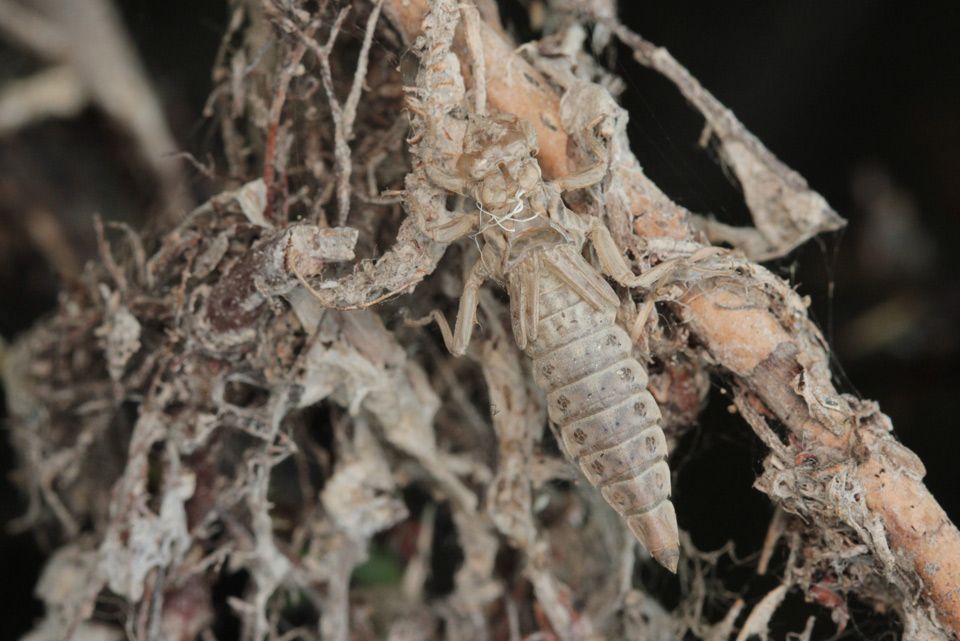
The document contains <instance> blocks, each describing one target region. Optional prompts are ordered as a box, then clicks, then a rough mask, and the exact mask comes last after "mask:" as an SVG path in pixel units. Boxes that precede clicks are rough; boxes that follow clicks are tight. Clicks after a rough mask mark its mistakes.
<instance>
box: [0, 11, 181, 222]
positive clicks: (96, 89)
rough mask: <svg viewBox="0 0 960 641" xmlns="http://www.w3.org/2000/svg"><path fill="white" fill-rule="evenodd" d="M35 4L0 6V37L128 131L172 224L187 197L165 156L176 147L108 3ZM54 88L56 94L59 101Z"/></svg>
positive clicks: (170, 159) (172, 161)
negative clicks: (67, 78)
mask: <svg viewBox="0 0 960 641" xmlns="http://www.w3.org/2000/svg"><path fill="white" fill-rule="evenodd" d="M35 4H36V7H37V9H38V11H34V10H33V9H25V8H23V7H20V6H18V5H16V4H15V3H14V2H11V1H10V0H3V1H0V32H2V33H4V34H5V35H6V36H7V37H8V38H10V39H11V40H14V41H15V42H17V43H18V44H20V45H21V46H23V47H25V48H27V49H30V50H31V51H32V52H33V53H35V54H36V55H38V56H40V57H42V58H44V59H46V60H49V61H51V62H54V63H56V64H59V65H62V67H61V68H62V69H64V70H67V69H68V70H70V71H71V72H72V73H73V74H74V75H75V79H74V81H73V83H74V85H75V86H74V89H73V91H74V96H73V98H72V100H74V101H76V100H77V99H78V96H77V95H76V89H77V87H82V88H83V93H84V95H85V96H87V97H88V99H90V100H93V101H95V102H96V103H97V104H98V105H99V107H100V108H101V109H103V110H104V111H105V112H106V113H107V114H108V115H109V116H110V117H111V118H113V119H114V120H115V121H116V122H117V123H119V124H120V125H121V126H122V127H124V128H125V129H126V130H127V131H128V132H129V133H130V135H131V137H132V138H133V139H134V140H135V142H136V143H137V146H138V147H139V151H140V154H141V155H142V157H143V159H144V160H145V161H146V163H147V164H148V165H149V167H150V168H151V170H152V171H153V172H154V174H155V175H156V177H157V179H158V182H159V184H160V188H161V199H162V200H163V202H164V204H165V212H164V213H165V214H166V215H167V216H168V217H169V219H170V220H171V221H173V220H177V219H179V217H180V216H182V215H183V213H184V212H185V211H187V210H188V209H189V208H190V207H189V200H190V199H189V196H188V194H187V191H186V186H185V183H184V179H183V176H182V173H181V170H180V165H179V161H178V160H176V159H175V158H174V157H172V154H174V152H176V151H177V144H176V141H175V140H174V138H173V135H172V134H171V133H170V130H169V128H168V127H167V123H166V119H165V117H164V114H163V109H162V107H161V106H160V102H159V100H158V99H157V97H156V95H155V94H154V92H153V89H152V87H151V86H150V84H149V82H148V81H147V78H146V74H145V72H144V70H143V69H142V68H141V65H140V61H139V58H138V57H137V54H136V49H135V47H134V45H133V43H132V42H131V41H130V39H129V37H128V36H127V33H126V31H125V30H124V27H123V24H122V22H121V20H120V18H119V16H118V15H117V14H116V11H115V10H114V8H113V6H112V5H111V4H110V3H109V2H107V0H38V1H37V2H36V3H35ZM61 84H62V83H61ZM62 91H63V90H62V89H61V92H60V93H58V94H57V96H56V97H58V98H59V99H60V100H62V99H63V95H62ZM51 109H52V107H48V108H47V111H48V112H49V111H50V110H51ZM61 109H62V105H61Z"/></svg>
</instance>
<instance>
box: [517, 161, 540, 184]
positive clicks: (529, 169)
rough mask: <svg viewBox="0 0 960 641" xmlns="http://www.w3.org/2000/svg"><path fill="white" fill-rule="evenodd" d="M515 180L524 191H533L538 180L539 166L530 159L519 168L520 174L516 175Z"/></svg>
mask: <svg viewBox="0 0 960 641" xmlns="http://www.w3.org/2000/svg"><path fill="white" fill-rule="evenodd" d="M517 182H518V183H519V184H520V188H521V189H523V190H524V191H526V192H530V191H533V189H534V188H535V187H536V186H537V184H538V183H539V182H540V167H538V166H537V162H536V161H530V162H528V163H526V164H524V165H523V167H521V168H520V175H519V176H518V177H517Z"/></svg>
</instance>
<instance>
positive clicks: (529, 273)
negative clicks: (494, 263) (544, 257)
mask: <svg viewBox="0 0 960 641" xmlns="http://www.w3.org/2000/svg"><path fill="white" fill-rule="evenodd" d="M507 289H508V291H509V293H510V319H511V321H512V324H513V336H514V338H516V340H517V346H518V347H519V348H520V349H526V347H527V341H535V340H537V323H538V321H539V319H540V256H539V255H538V254H533V255H532V256H530V257H529V258H527V259H526V260H523V261H521V262H520V263H519V264H518V265H517V266H516V267H515V268H514V269H513V271H511V272H510V274H509V276H508V278H507Z"/></svg>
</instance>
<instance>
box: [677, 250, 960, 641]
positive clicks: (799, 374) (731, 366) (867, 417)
mask: <svg viewBox="0 0 960 641" xmlns="http://www.w3.org/2000/svg"><path fill="white" fill-rule="evenodd" d="M748 269H749V268H748ZM750 271H752V274H751V275H752V276H754V278H755V279H756V280H755V281H754V282H755V283H756V284H758V285H761V284H762V285H761V286H765V287H763V289H762V290H760V291H764V290H766V291H768V292H770V294H769V296H770V298H769V299H765V297H761V300H759V301H758V298H757V296H756V295H749V294H748V293H747V292H748V291H749V292H753V293H756V292H757V291H758V289H757V288H756V287H755V286H753V287H751V284H750V280H753V279H748V280H747V281H746V282H744V283H743V284H740V283H738V284H736V285H735V286H727V287H716V288H697V289H694V290H692V291H691V292H690V293H689V294H688V295H687V296H685V297H684V298H683V299H682V300H681V301H680V305H681V307H680V309H681V314H682V317H683V319H684V321H685V322H686V323H687V324H688V325H689V326H690V328H691V330H692V331H693V333H694V334H695V335H696V336H697V337H699V338H700V339H701V340H703V341H704V342H705V344H706V348H707V350H708V351H709V353H710V355H711V356H712V357H713V358H714V359H715V360H716V361H717V363H718V364H720V365H721V366H722V367H724V368H725V369H727V370H728V371H730V372H731V373H733V374H734V375H735V376H736V377H737V381H738V384H739V385H741V386H742V388H743V393H744V394H746V395H747V396H748V397H751V396H752V397H755V398H756V399H758V400H759V401H760V402H761V403H762V404H763V406H764V407H765V408H766V411H769V412H770V413H771V414H772V415H773V416H774V417H776V418H777V419H778V420H779V421H781V422H782V423H783V424H784V425H785V426H786V427H787V428H788V429H789V430H790V431H791V432H793V433H794V434H795V435H796V436H797V438H798V439H799V440H800V441H801V442H802V443H804V444H806V445H805V446H806V448H807V449H808V450H811V451H813V452H815V453H816V454H817V455H818V456H819V457H820V458H821V459H826V460H830V459H832V460H834V461H836V462H837V464H838V465H840V466H842V467H843V468H844V469H843V471H844V473H846V474H849V475H850V480H852V481H853V482H854V483H855V484H856V486H857V487H859V488H862V497H861V495H860V494H857V493H851V494H849V495H846V494H844V495H842V498H841V497H835V500H836V501H837V506H836V509H837V510H839V511H840V513H842V514H848V515H852V516H849V517H848V519H849V520H851V521H854V523H853V524H852V525H851V527H854V528H855V529H857V530H858V532H859V533H861V534H864V533H867V532H869V535H867V536H865V538H866V541H865V542H866V543H867V544H868V545H869V546H870V549H871V551H872V552H873V554H874V556H875V557H876V558H877V559H878V561H879V562H880V563H881V566H882V568H883V571H884V573H885V574H886V577H887V579H888V580H890V581H891V582H893V583H895V584H897V585H898V586H899V587H900V588H901V589H902V591H903V593H904V596H906V595H907V594H912V593H913V591H914V590H915V588H916V587H921V586H922V590H923V592H924V593H925V595H926V596H927V598H929V600H930V602H931V603H932V604H933V605H934V607H935V609H936V612H937V615H938V618H939V620H940V622H941V624H942V625H943V626H945V627H946V628H947V629H949V630H951V631H952V632H953V633H954V634H955V635H956V634H958V633H960V532H958V531H957V528H956V527H955V526H954V525H953V523H951V522H950V520H949V518H948V517H947V515H946V514H945V513H944V511H943V509H942V508H941V507H940V505H939V504H938V503H937V501H936V500H935V499H934V497H933V496H932V495H931V494H930V493H929V491H928V490H927V488H926V487H925V486H924V485H923V483H922V482H921V480H920V479H921V478H922V475H923V472H922V464H920V463H919V461H918V460H916V457H915V455H913V454H912V453H911V452H909V450H907V449H906V448H904V447H903V446H902V445H900V444H899V443H897V442H896V441H895V440H894V439H893V437H892V436H891V435H890V434H889V430H890V428H891V426H890V425H889V419H887V418H886V417H885V416H883V415H882V414H880V413H879V411H877V410H876V408H875V407H870V405H871V404H870V403H867V402H861V401H855V400H852V399H844V398H843V397H841V396H840V395H839V394H838V393H837V391H836V390H835V389H834V388H833V385H832V383H831V381H830V377H829V369H828V367H827V362H828V360H827V354H826V352H825V351H824V347H823V343H822V338H821V337H820V336H819V333H817V332H816V329H815V328H814V327H813V326H812V324H811V323H810V322H809V320H808V319H807V318H806V317H805V315H804V316H800V314H801V313H802V312H800V311H798V310H802V309H803V308H802V305H800V304H799V301H798V300H797V296H796V294H794V293H793V292H792V290H790V289H789V288H788V287H787V286H786V284H785V283H783V282H782V281H780V280H779V279H776V278H775V277H773V276H772V275H770V274H769V273H768V272H766V270H763V269H762V268H760V267H757V266H754V267H753V268H752V269H750ZM758 281H759V282H758ZM745 285H746V288H745V287H744V286H745ZM747 288H749V289H747ZM780 297H782V298H780ZM778 298H780V299H781V300H786V301H790V302H791V303H793V305H792V306H791V307H788V310H789V311H790V312H793V315H792V317H791V318H790V321H792V323H791V324H787V323H785V322H784V320H783V319H781V318H780V317H778V315H777V314H775V313H774V311H773V310H774V309H776V308H777V307H778V302H777V299H778ZM764 299H765V300H764ZM764 302H766V304H764ZM745 400H746V399H743V397H741V402H744V401H745ZM753 426H754V428H755V429H758V433H761V432H762V428H760V427H759V426H758V425H757V424H756V423H754V425H753ZM785 463H786V464H787V465H792V464H793V463H794V462H793V461H786V462H785ZM825 474H829V475H831V476H832V474H833V472H832V471H830V470H828V471H827V472H825ZM761 487H763V486H761ZM764 489H765V491H768V493H773V491H774V490H775V488H766V487H764ZM861 500H862V501H863V503H865V506H866V508H867V510H866V511H864V510H863V505H862V504H861V503H860V501H861ZM844 501H848V502H849V503H844ZM876 525H880V529H879V531H877V530H876ZM827 526H828V525H827V524H824V525H823V527H827ZM888 547H889V549H887V548H888ZM917 584H919V585H917Z"/></svg>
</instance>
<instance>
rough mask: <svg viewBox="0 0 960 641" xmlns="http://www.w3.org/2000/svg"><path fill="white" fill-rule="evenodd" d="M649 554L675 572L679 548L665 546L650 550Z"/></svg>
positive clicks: (678, 558)
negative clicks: (661, 548)
mask: <svg viewBox="0 0 960 641" xmlns="http://www.w3.org/2000/svg"><path fill="white" fill-rule="evenodd" d="M651 556H652V557H653V558H654V559H656V560H657V563H659V564H660V565H662V566H663V567H665V568H667V569H668V570H670V571H671V572H673V573H674V574H676V573H677V564H678V563H679V562H680V550H678V549H677V548H665V549H663V550H657V551H656V552H652V553H651Z"/></svg>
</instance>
